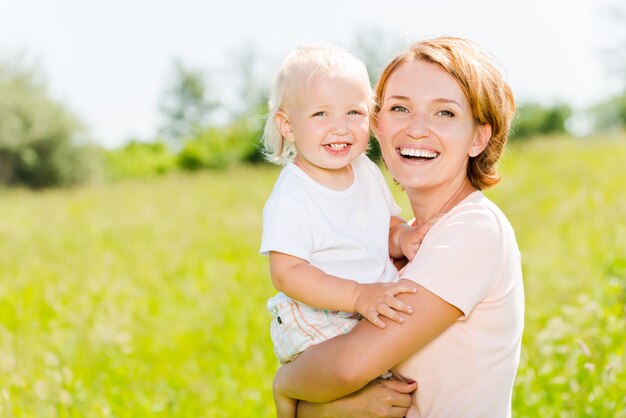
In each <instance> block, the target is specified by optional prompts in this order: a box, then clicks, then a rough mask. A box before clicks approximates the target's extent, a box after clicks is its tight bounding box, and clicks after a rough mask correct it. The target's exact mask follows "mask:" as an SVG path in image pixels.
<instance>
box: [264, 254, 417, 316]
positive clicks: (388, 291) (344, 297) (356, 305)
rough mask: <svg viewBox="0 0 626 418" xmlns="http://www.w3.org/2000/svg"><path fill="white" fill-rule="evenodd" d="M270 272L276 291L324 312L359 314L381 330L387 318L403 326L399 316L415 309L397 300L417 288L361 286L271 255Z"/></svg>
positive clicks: (291, 258)
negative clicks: (396, 296) (400, 294)
mask: <svg viewBox="0 0 626 418" xmlns="http://www.w3.org/2000/svg"><path fill="white" fill-rule="evenodd" d="M270 272H271V276H272V282H273V283H274V287H275V288H276V289H278V290H279V291H281V292H283V293H285V294H286V295H287V296H289V297H291V298H292V299H295V300H299V301H301V302H303V303H306V304H307V305H311V306H315V307H318V308H321V309H330V310H337V311H344V312H358V313H360V314H361V315H363V317H365V318H367V320H368V321H370V322H371V323H373V324H374V325H377V326H379V327H381V328H384V327H385V323H384V322H383V321H381V320H380V319H379V318H378V315H379V314H380V315H384V316H386V317H387V318H389V319H392V320H394V321H396V322H399V323H402V322H404V319H403V318H402V317H401V316H400V315H399V314H398V312H404V313H407V314H411V313H412V311H413V310H412V308H411V307H410V306H409V305H407V304H405V303H403V302H401V301H400V300H399V299H397V298H395V295H397V294H398V293H413V292H415V289H414V287H412V286H408V285H399V284H398V283H372V284H360V283H357V282H356V281H354V280H347V279H342V278H339V277H336V276H331V275H329V274H326V273H324V272H323V271H322V270H320V269H318V268H317V267H314V266H312V265H310V264H309V263H307V262H306V261H305V260H303V259H301V258H298V257H294V256H291V255H288V254H284V253H280V252H276V251H271V252H270Z"/></svg>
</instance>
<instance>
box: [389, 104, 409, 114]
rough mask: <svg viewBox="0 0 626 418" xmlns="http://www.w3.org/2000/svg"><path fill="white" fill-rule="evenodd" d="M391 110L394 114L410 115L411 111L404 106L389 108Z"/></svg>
mask: <svg viewBox="0 0 626 418" xmlns="http://www.w3.org/2000/svg"><path fill="white" fill-rule="evenodd" d="M389 110H391V111H392V112H404V113H408V111H409V109H407V108H406V107H404V106H400V105H394V106H391V107H390V108H389Z"/></svg>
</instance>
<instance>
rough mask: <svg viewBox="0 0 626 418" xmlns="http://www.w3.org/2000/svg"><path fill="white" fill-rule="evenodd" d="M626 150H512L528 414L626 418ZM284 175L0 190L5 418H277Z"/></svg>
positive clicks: (563, 146)
mask: <svg viewBox="0 0 626 418" xmlns="http://www.w3.org/2000/svg"><path fill="white" fill-rule="evenodd" d="M624 139H626V138H623V137H622V138H614V139H609V138H594V139H593V140H591V139H587V140H581V139H572V138H569V137H567V136H563V137H557V138H554V137H550V138H534V139H531V140H528V141H524V142H516V143H513V144H511V146H510V148H509V150H508V152H507V154H506V157H505V159H504V161H503V163H502V172H503V177H504V179H503V181H502V182H501V184H499V185H498V186H496V187H495V188H494V189H492V190H489V191H488V192H487V195H488V196H489V197H490V198H491V199H492V200H494V201H495V202H496V203H497V204H498V205H500V206H501V208H502V209H503V210H504V212H505V213H506V214H507V215H508V217H509V219H510V221H511V222H512V224H513V226H514V227H515V230H516V233H517V238H518V242H519V244H520V247H521V251H522V255H523V268H524V279H525V288H526V309H527V313H526V327H525V333H524V340H523V351H522V359H521V366H520V370H519V372H518V376H517V380H516V385H515V389H514V416H516V417H537V416H559V417H583V416H586V417H626V400H625V397H624V388H625V387H626V353H625V349H626V332H625V331H626V313H625V303H626V186H625V184H626V170H624V161H626V141H625V140H624ZM278 170H279V168H278V167H272V166H267V165H245V164H237V165H233V166H230V167H228V168H226V169H223V170H209V171H202V172H196V173H169V174H166V175H163V176H151V177H146V178H135V179H132V178H131V179H126V180H123V181H118V182H110V183H103V184H99V185H91V186H78V187H73V188H65V189H49V190H48V189H47V190H44V191H37V192H36V191H31V190H28V189H23V188H11V189H0V202H1V207H2V216H1V217H0V277H2V280H0V416H2V417H92V416H98V417H148V416H150V417H160V416H163V417H235V416H236V417H271V416H273V415H274V409H273V402H272V396H271V382H272V377H273V374H274V372H275V370H276V369H277V367H278V362H277V361H276V359H275V357H274V354H273V352H272V346H271V342H270V340H269V331H268V330H269V314H267V313H266V309H265V301H266V299H267V298H268V297H270V296H271V295H273V294H274V290H273V288H272V286H271V282H270V279H269V275H268V265H267V259H265V258H264V257H261V256H260V255H258V253H257V251H258V246H259V241H260V233H261V209H262V206H263V204H264V201H265V199H266V198H267V197H268V195H269V193H270V190H271V187H272V184H273V182H274V180H275V178H276V176H277V175H278ZM390 184H391V183H390ZM392 190H393V192H394V195H395V196H396V199H397V201H398V203H399V204H400V205H401V206H402V207H403V209H404V211H405V212H404V215H405V216H406V217H410V212H409V206H408V204H407V200H406V198H405V197H404V195H403V193H402V191H401V190H400V189H399V188H398V187H397V186H395V187H394V186H392Z"/></svg>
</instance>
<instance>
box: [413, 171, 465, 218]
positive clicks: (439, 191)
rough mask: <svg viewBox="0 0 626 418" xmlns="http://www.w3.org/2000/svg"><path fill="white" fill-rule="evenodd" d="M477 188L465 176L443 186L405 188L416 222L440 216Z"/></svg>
mask: <svg viewBox="0 0 626 418" xmlns="http://www.w3.org/2000/svg"><path fill="white" fill-rule="evenodd" d="M476 190H477V189H476V188H475V187H474V186H472V184H471V183H470V181H469V180H468V179H467V178H465V179H463V180H462V181H461V182H460V183H459V184H455V183H452V184H450V185H447V186H445V187H432V188H428V189H411V190H408V189H407V195H408V196H409V201H410V202H411V208H412V209H413V215H414V216H415V222H416V224H420V223H423V222H426V221H428V220H429V219H431V218H433V217H435V216H440V215H442V214H444V213H446V212H448V211H449V210H450V209H452V208H453V207H454V206H456V205H457V204H458V203H459V202H461V201H462V200H463V199H465V198H466V197H467V196H469V195H470V194H471V193H473V192H475V191H476Z"/></svg>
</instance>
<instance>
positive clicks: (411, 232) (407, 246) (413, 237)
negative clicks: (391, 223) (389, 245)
mask: <svg viewBox="0 0 626 418" xmlns="http://www.w3.org/2000/svg"><path fill="white" fill-rule="evenodd" d="M442 215H443V214H442V213H441V214H437V215H435V216H433V217H432V218H430V219H428V220H427V221H426V222H424V223H421V224H419V225H416V226H414V227H412V228H411V229H406V230H403V231H402V232H401V233H400V235H398V244H399V245H400V249H401V250H402V253H403V254H404V256H405V257H406V258H407V259H408V260H409V261H411V260H413V258H415V254H417V250H419V248H420V245H422V241H423V240H424V237H425V236H426V233H427V232H428V231H430V228H431V227H432V226H433V225H434V224H435V222H437V221H438V220H439V218H441V216H442Z"/></svg>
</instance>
